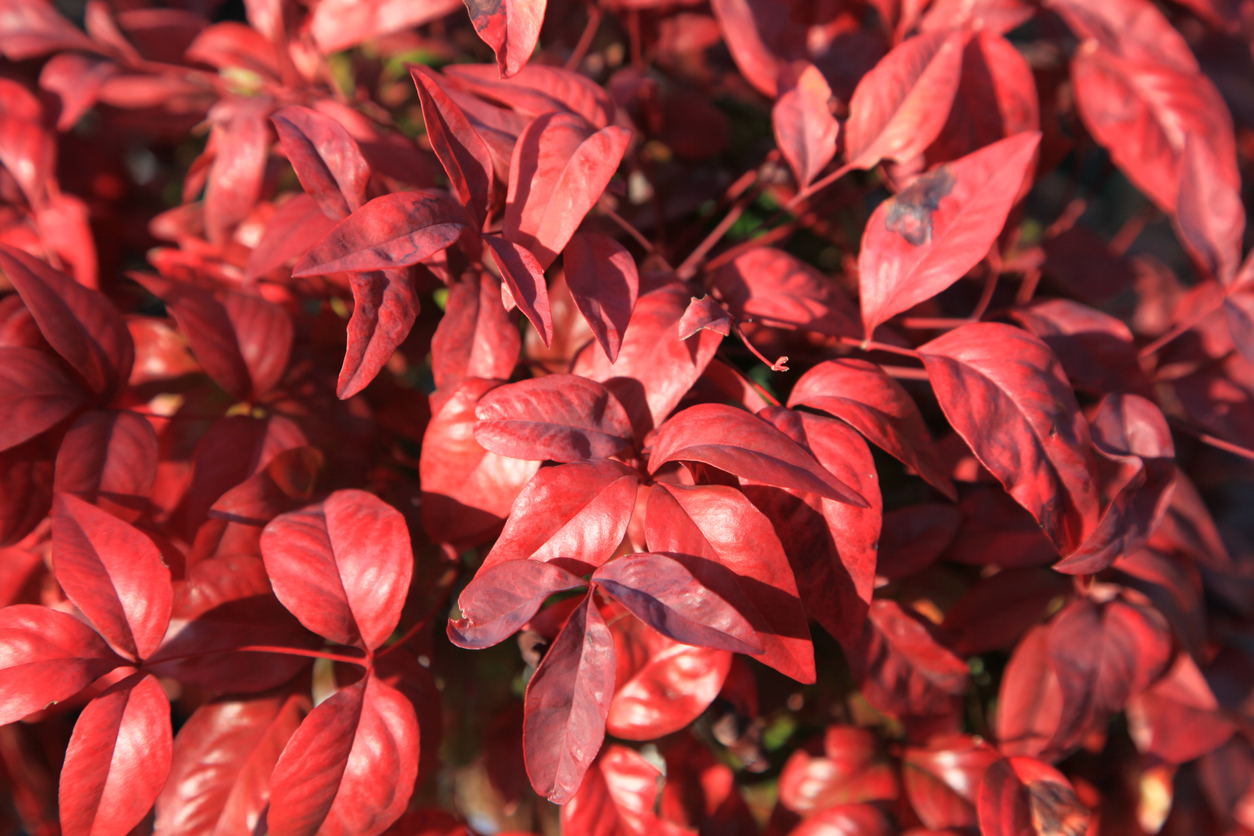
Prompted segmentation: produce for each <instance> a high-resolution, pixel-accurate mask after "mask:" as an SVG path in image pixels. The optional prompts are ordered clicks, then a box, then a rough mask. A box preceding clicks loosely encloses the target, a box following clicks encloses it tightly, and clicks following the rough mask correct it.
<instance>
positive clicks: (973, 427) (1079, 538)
mask: <svg viewBox="0 0 1254 836" xmlns="http://www.w3.org/2000/svg"><path fill="white" fill-rule="evenodd" d="M919 355H920V356H921V357H922V359H923V364H924V365H925V366H926V367H927V371H928V376H929V377H930V378H931V381H932V388H933V389H934V390H935V391H936V397H937V399H938V400H939V401H940V404H941V409H943V410H944V411H945V416H946V417H947V418H948V419H949V422H950V423H951V424H952V425H953V426H954V429H956V430H957V431H958V433H959V435H961V436H962V437H963V439H965V440H966V442H967V444H968V445H970V447H971V449H972V450H973V451H974V452H975V454H976V456H977V457H978V458H979V460H980V462H981V463H982V464H983V465H984V466H985V467H987V468H988V469H989V471H991V472H992V473H993V475H994V476H996V477H997V478H998V479H999V480H1000V481H1001V483H1002V484H1003V485H1005V487H1006V490H1007V491H1009V492H1010V494H1011V496H1013V497H1014V498H1015V500H1016V501H1017V502H1018V503H1019V504H1020V505H1022V506H1023V507H1024V508H1026V509H1028V511H1030V512H1031V513H1032V516H1033V517H1035V518H1036V520H1037V522H1039V523H1040V524H1041V527H1042V528H1043V529H1044V530H1045V533H1046V534H1047V535H1048V536H1049V538H1050V539H1051V540H1052V541H1053V542H1054V544H1055V545H1056V546H1057V547H1058V549H1059V551H1061V552H1062V553H1063V554H1066V553H1068V552H1070V551H1072V550H1074V549H1075V548H1076V547H1077V546H1079V544H1080V543H1081V542H1083V540H1084V538H1085V537H1087V536H1088V534H1089V533H1090V532H1091V531H1092V529H1093V526H1094V525H1096V523H1097V512H1098V501H1097V486H1096V484H1095V483H1096V478H1095V466H1094V464H1093V452H1092V444H1091V442H1090V439H1089V428H1088V424H1087V423H1086V422H1085V420H1084V416H1083V415H1081V414H1080V410H1079V407H1078V406H1077V404H1076V400H1075V395H1074V394H1073V393H1072V391H1071V387H1070V386H1069V385H1067V381H1066V378H1065V377H1064V376H1063V374H1062V369H1061V368H1060V366H1059V364H1058V360H1057V358H1056V357H1054V354H1053V352H1051V351H1050V350H1049V348H1048V347H1046V345H1045V344H1044V343H1042V342H1041V341H1040V340H1038V339H1037V338H1036V337H1033V336H1032V335H1030V334H1028V333H1027V332H1026V331H1020V330H1019V329H1017V328H1013V327H1011V326H1009V325H1002V324H1000V323H976V324H972V325H964V326H962V327H961V328H957V329H955V330H953V331H951V332H949V333H948V334H945V335H944V336H942V337H938V338H937V339H935V340H932V341H931V342H930V343H927V344H926V345H922V346H920V347H919Z"/></svg>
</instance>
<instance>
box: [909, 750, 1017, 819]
mask: <svg viewBox="0 0 1254 836" xmlns="http://www.w3.org/2000/svg"><path fill="white" fill-rule="evenodd" d="M1000 758H1001V756H1000V755H999V754H998V753H997V750H996V749H994V748H993V747H992V746H989V745H988V744H987V743H985V742H984V741H982V740H980V739H979V738H976V737H967V736H965V735H961V736H959V735H955V736H953V737H942V738H939V739H936V740H934V741H932V743H931V744H930V745H929V746H926V747H923V746H911V747H909V748H907V749H906V751H905V756H904V757H903V758H902V760H903V764H902V770H901V774H902V783H904V784H905V789H906V796H907V797H908V798H909V799H910V806H911V807H913V808H914V810H915V812H916V813H918V814H919V818H920V819H922V820H923V823H924V824H925V825H927V826H928V827H930V828H931V829H933V830H944V829H945V828H947V827H948V828H954V829H961V828H970V827H974V826H976V824H978V821H979V820H978V818H977V817H976V808H975V805H976V802H977V796H978V794H979V789H980V782H981V781H983V780H984V773H985V771H986V770H987V769H988V768H989V766H990V765H992V764H993V763H994V762H995V761H997V760H1000Z"/></svg>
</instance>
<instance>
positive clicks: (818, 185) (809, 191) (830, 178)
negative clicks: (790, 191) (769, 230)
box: [784, 164, 853, 212]
mask: <svg viewBox="0 0 1254 836" xmlns="http://www.w3.org/2000/svg"><path fill="white" fill-rule="evenodd" d="M851 171H853V165H851V164H850V165H842V166H841V167H840V168H838V169H836V170H835V171H833V172H832V173H831V174H829V175H827V176H826V177H824V178H823V179H822V180H815V181H814V182H813V183H811V184H810V185H808V186H806V187H805V188H804V189H802V190H801V191H799V192H797V193H796V194H795V195H793V198H792V200H790V201H788V202H787V203H785V204H784V211H785V212H787V211H790V210H791V209H792V208H793V207H795V206H796V205H797V204H799V203H801V202H802V201H804V200H808V199H809V198H810V197H811V196H813V195H814V194H816V193H817V192H820V191H822V190H823V189H826V188H827V187H828V186H830V185H831V184H833V183H835V182H836V181H837V180H839V179H840V178H842V177H844V176H845V175H846V174H848V173H849V172H851Z"/></svg>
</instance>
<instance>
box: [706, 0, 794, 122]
mask: <svg viewBox="0 0 1254 836" xmlns="http://www.w3.org/2000/svg"><path fill="white" fill-rule="evenodd" d="M710 8H711V9H712V10H713V12H714V16H715V18H717V19H718V24H719V29H720V30H722V31H721V34H722V36H723V38H724V40H726V42H727V48H728V50H729V51H730V52H731V54H732V59H733V60H734V61H735V62H736V66H737V68H739V70H740V72H741V74H742V75H744V77H745V80H746V81H748V82H749V83H750V84H751V85H753V86H754V87H755V88H756V89H757V91H758V92H759V93H761V94H762V95H764V96H768V97H770V98H775V96H776V95H778V92H779V87H778V83H779V76H780V71H781V70H782V69H783V67H784V66H785V64H784V62H785V61H786V60H789V59H793V58H800V57H801V56H803V55H804V54H805V51H806V44H805V29H804V28H803V27H801V26H798V25H796V24H795V23H794V22H793V21H792V20H790V19H789V18H790V17H791V15H790V14H789V13H788V11H789V10H788V8H787V7H782V6H779V5H777V4H775V3H773V2H771V0H714V2H712V3H711V4H710Z"/></svg>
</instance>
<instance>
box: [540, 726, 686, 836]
mask: <svg viewBox="0 0 1254 836" xmlns="http://www.w3.org/2000/svg"><path fill="white" fill-rule="evenodd" d="M661 777H662V773H660V772H659V771H658V770H657V767H655V766H653V765H652V764H651V763H649V762H648V761H647V760H645V759H644V757H643V756H642V755H641V754H640V753H639V752H637V751H635V750H634V749H628V748H627V747H626V746H611V747H610V748H608V749H606V750H605V753H604V754H603V755H602V756H601V757H600V758H599V759H598V760H597V762H596V765H595V766H594V767H593V768H592V769H591V770H590V772H589V775H588V778H587V779H586V780H585V781H584V782H583V786H581V787H579V788H578V789H579V792H578V794H577V795H575V796H574V798H572V799H571V800H570V803H569V804H567V805H566V806H565V807H563V808H562V832H563V833H586V834H590V836H591V834H595V836H635V834H645V833H648V834H653V836H680V834H688V833H691V831H688V830H685V829H683V828H680V827H677V826H676V825H674V824H671V823H670V822H666V821H662V820H661V819H659V818H658V817H657V815H656V814H655V813H654V812H653V811H654V809H655V808H656V806H657V795H658V779H659V778H661Z"/></svg>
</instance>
